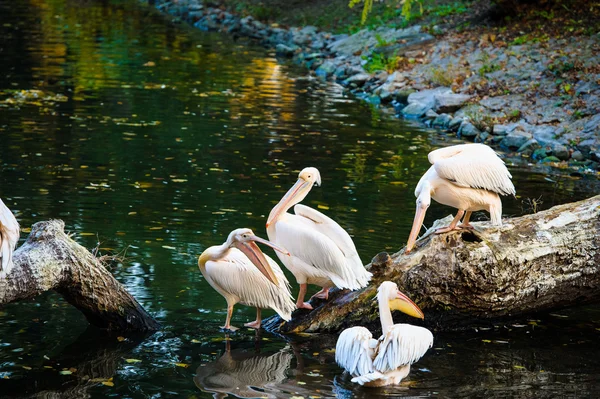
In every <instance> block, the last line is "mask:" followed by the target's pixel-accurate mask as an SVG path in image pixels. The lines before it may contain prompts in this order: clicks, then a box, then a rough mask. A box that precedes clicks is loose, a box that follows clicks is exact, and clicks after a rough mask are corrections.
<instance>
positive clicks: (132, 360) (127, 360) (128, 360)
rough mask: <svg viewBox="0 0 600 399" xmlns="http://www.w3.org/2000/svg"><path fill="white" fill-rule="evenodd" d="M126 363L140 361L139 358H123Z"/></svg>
mask: <svg viewBox="0 0 600 399" xmlns="http://www.w3.org/2000/svg"><path fill="white" fill-rule="evenodd" d="M125 361H126V362H127V363H141V362H142V361H141V360H140V359H125Z"/></svg>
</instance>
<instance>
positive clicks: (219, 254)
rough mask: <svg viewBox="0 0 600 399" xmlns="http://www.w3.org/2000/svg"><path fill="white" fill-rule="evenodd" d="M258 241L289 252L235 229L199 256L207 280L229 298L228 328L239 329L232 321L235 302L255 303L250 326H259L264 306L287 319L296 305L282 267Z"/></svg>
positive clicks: (245, 230) (248, 304) (200, 266)
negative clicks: (266, 253)
mask: <svg viewBox="0 0 600 399" xmlns="http://www.w3.org/2000/svg"><path fill="white" fill-rule="evenodd" d="M255 242H259V243H261V244H265V245H268V246H270V247H271V248H273V249H274V250H276V251H279V252H281V253H282V254H284V255H285V256H288V255H287V254H288V252H287V251H285V250H284V249H281V248H279V247H278V246H277V245H274V244H273V243H271V242H269V241H267V240H264V239H262V238H260V237H257V236H255V235H254V233H253V232H252V230H250V229H236V230H233V231H232V232H231V233H229V236H228V237H227V241H225V242H224V243H223V244H222V245H215V246H212V247H210V248H207V249H206V250H205V251H204V252H202V255H200V258H199V259H198V267H199V268H200V271H201V272H202V275H203V276H204V278H205V279H206V281H208V283H209V284H210V285H211V286H212V287H213V288H214V289H215V290H216V291H217V292H218V293H219V294H221V295H222V296H223V297H224V298H225V300H226V301H227V320H226V322H225V325H224V326H223V327H222V328H224V329H226V330H236V328H235V327H232V326H231V324H230V323H231V314H232V313H233V306H234V305H235V304H236V303H241V304H243V305H247V306H254V307H256V320H255V321H253V322H252V323H246V324H244V326H246V327H251V328H260V322H261V309H267V308H268V309H273V310H274V311H275V312H277V314H278V315H279V316H281V318H282V319H284V320H286V321H287V320H290V319H291V317H292V316H291V315H292V312H293V311H294V309H295V308H296V307H295V306H294V301H293V300H292V294H291V293H290V285H289V283H288V281H287V279H286V278H285V276H284V274H283V272H282V270H281V268H280V267H279V265H278V264H277V263H276V262H275V261H274V260H273V259H271V258H270V257H268V256H267V255H265V254H263V253H262V251H261V250H260V248H258V246H257V245H256V243H255Z"/></svg>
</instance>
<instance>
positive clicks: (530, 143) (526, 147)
mask: <svg viewBox="0 0 600 399" xmlns="http://www.w3.org/2000/svg"><path fill="white" fill-rule="evenodd" d="M539 148H540V143H538V142H537V140H536V139H529V140H527V141H526V142H525V143H524V144H523V145H522V146H520V147H519V149H518V150H517V151H518V152H521V153H523V154H529V155H531V154H532V153H533V152H534V151H535V150H537V149H539Z"/></svg>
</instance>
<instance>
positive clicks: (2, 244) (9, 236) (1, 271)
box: [0, 199, 20, 278]
mask: <svg viewBox="0 0 600 399" xmlns="http://www.w3.org/2000/svg"><path fill="white" fill-rule="evenodd" d="M19 235H20V231H19V223H18V222H17V219H16V218H15V215H13V213H12V212H11V211H10V209H8V207H7V206H6V205H4V202H2V200H1V199H0V278H4V277H6V276H7V275H8V273H10V270H11V269H12V267H13V262H12V254H13V251H14V250H15V248H16V247H17V242H18V241H19Z"/></svg>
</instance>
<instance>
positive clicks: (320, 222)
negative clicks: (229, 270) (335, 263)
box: [294, 204, 372, 287]
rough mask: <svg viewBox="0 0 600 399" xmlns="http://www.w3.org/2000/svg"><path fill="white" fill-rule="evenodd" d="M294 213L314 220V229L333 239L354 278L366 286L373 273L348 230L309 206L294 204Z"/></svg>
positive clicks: (362, 285)
mask: <svg viewBox="0 0 600 399" xmlns="http://www.w3.org/2000/svg"><path fill="white" fill-rule="evenodd" d="M294 213H295V214H296V215H298V216H302V217H304V218H306V219H309V220H311V221H312V222H313V225H312V227H313V229H315V230H316V231H318V232H320V233H322V234H324V235H325V236H327V237H328V238H329V239H330V240H331V241H333V243H334V244H335V245H336V246H337V247H338V248H339V249H340V251H342V254H343V255H344V257H345V259H346V265H347V266H348V267H350V269H351V270H352V272H353V273H354V279H356V281H358V284H359V285H360V286H361V287H366V286H367V285H368V283H369V280H371V276H372V274H371V273H369V272H368V271H367V270H366V269H365V267H364V265H363V263H362V261H361V260H360V256H358V252H357V251H356V246H355V245H354V242H353V241H352V238H351V237H350V235H349V234H348V232H346V230H344V229H343V228H342V226H340V225H339V224H337V223H336V222H335V221H334V220H333V219H331V218H330V217H328V216H327V215H324V214H322V213H321V212H319V211H317V210H315V209H312V208H310V207H308V206H305V205H302V204H298V205H296V206H294Z"/></svg>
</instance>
